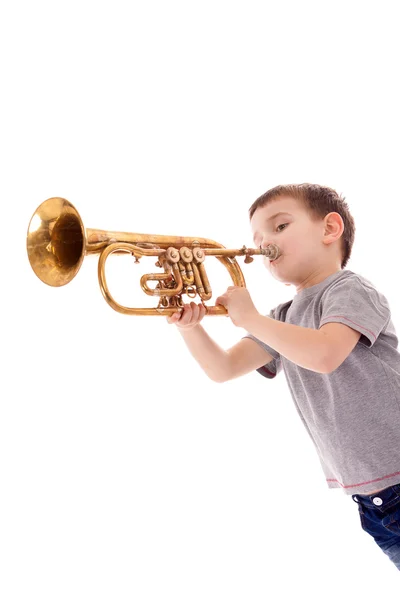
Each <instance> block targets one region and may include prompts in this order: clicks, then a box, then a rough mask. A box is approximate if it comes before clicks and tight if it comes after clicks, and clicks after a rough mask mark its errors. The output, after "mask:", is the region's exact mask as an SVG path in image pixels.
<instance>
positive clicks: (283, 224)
mask: <svg viewBox="0 0 400 600" xmlns="http://www.w3.org/2000/svg"><path fill="white" fill-rule="evenodd" d="M285 225H289V223H282V225H278V227H277V229H279V227H285ZM281 231H282V229H281Z"/></svg>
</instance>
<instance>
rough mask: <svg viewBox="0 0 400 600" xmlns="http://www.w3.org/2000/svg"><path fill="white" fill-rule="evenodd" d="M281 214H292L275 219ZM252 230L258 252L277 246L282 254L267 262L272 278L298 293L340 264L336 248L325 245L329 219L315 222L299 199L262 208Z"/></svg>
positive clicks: (285, 200)
mask: <svg viewBox="0 0 400 600" xmlns="http://www.w3.org/2000/svg"><path fill="white" fill-rule="evenodd" d="M279 212H284V213H288V214H281V215H279V216H275V215H276V213H279ZM251 230H252V233H253V241H254V246H255V247H256V248H259V247H260V246H261V247H262V248H266V246H268V244H276V245H277V246H278V247H279V249H280V251H281V256H279V258H278V259H277V260H275V261H272V262H271V261H270V260H269V258H266V257H264V259H263V260H264V264H265V266H266V267H267V269H268V270H269V271H270V272H271V274H272V276H273V277H274V278H275V279H277V280H278V281H281V282H283V283H285V284H286V285H291V284H293V285H296V287H297V288H298V290H299V289H301V288H302V287H303V286H304V284H305V282H310V281H312V280H313V279H314V278H315V276H317V274H321V273H324V272H326V271H329V270H332V268H333V267H335V266H336V265H337V264H338V261H339V258H338V257H337V250H336V249H335V254H333V252H332V250H333V248H332V247H330V245H329V247H328V244H326V242H324V241H323V240H324V238H326V227H325V219H320V220H318V221H313V220H312V219H311V217H310V215H309V214H308V213H307V212H306V210H305V208H304V207H303V205H302V203H301V202H300V201H299V200H297V199H295V198H291V197H289V196H282V197H280V198H277V199H275V200H272V201H271V202H270V203H269V204H268V205H267V206H263V207H262V208H258V209H257V210H256V211H255V213H254V214H253V216H252V218H251ZM338 269H340V261H339V264H338Z"/></svg>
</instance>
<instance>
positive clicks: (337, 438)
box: [244, 269, 400, 495]
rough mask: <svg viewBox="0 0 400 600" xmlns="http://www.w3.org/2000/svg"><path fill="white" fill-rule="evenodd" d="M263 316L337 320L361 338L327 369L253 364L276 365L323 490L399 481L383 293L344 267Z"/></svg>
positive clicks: (361, 490)
mask: <svg viewBox="0 0 400 600" xmlns="http://www.w3.org/2000/svg"><path fill="white" fill-rule="evenodd" d="M268 316H269V317H271V318H273V319H277V320H278V321H285V322H286V323H292V324H293V325H300V326H302V327H309V328H312V329H319V328H320V327H321V326H322V325H325V323H343V324H344V325H347V326H349V327H351V328H352V329H355V330H356V331H359V332H360V333H361V337H360V339H359V341H358V342H357V344H356V346H355V348H354V349H353V350H352V352H351V353H350V354H349V356H348V357H347V358H346V360H345V361H344V362H343V363H342V364H341V365H340V366H339V367H338V368H337V369H335V370H334V371H333V372H332V373H328V374H326V373H317V372H315V371H311V370H309V369H305V368H303V367H300V366H298V365H297V364H295V363H294V362H292V361H290V360H288V359H287V358H285V357H284V356H281V355H280V354H279V353H278V352H277V351H276V350H274V348H271V347H270V346H268V345H267V344H264V342H262V341H260V340H259V339H257V338H256V337H254V336H253V335H251V334H248V335H245V336H244V337H248V338H251V339H253V340H255V341H256V342H257V343H258V344H259V345H260V346H261V347H263V348H264V349H265V350H267V351H268V352H269V353H270V354H271V355H272V356H273V357H274V359H273V360H272V361H270V362H269V363H268V364H266V365H264V366H263V367H260V368H259V369H257V371H258V372H259V373H261V375H263V376H264V377H267V378H269V379H272V378H273V377H275V376H276V374H277V373H279V372H280V371H281V370H282V368H283V371H284V373H285V376H286V380H287V382H288V385H289V389H290V392H291V395H292V397H293V400H294V403H295V406H296V408H297V411H298V413H299V415H300V418H301V420H302V421H303V423H304V426H305V428H306V429H307V431H308V433H309V435H310V437H311V439H312V441H313V443H314V445H315V447H316V450H317V453H318V456H319V459H320V462H321V466H322V469H323V471H324V474H325V477H326V481H327V484H328V487H329V488H342V490H343V491H344V493H345V494H356V493H358V494H362V495H363V494H364V495H367V494H368V493H369V492H372V491H374V490H379V489H382V488H386V487H389V486H391V485H394V484H397V483H400V353H399V351H398V350H397V345H398V339H397V336H396V332H395V328H394V325H393V323H392V320H391V314H390V308H389V304H388V301H387V300H386V298H385V296H384V295H383V294H381V293H380V292H378V290H377V289H376V288H375V287H374V285H373V284H372V283H371V282H370V281H368V280H367V279H365V278H364V277H362V276H361V275H357V274H356V273H353V272H352V271H349V270H347V269H346V270H341V271H338V272H336V273H334V274H332V275H330V276H329V277H327V278H326V279H325V280H324V281H321V282H320V283H317V284H316V285H313V286H311V287H309V288H305V289H303V290H301V291H300V292H299V293H298V294H296V296H295V297H294V298H293V300H290V301H289V302H285V303H283V304H279V306H277V307H276V308H275V309H273V310H271V312H270V314H269V315H268Z"/></svg>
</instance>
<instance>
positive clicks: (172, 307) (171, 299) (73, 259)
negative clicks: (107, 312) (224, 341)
mask: <svg viewBox="0 0 400 600" xmlns="http://www.w3.org/2000/svg"><path fill="white" fill-rule="evenodd" d="M27 252H28V258H29V262H30V264H31V267H32V269H33V271H34V272H35V274H36V275H37V277H39V279H40V280H41V281H43V282H44V283H46V284H47V285H50V286H55V287H60V286H63V285H66V284H67V283H69V282H70V281H72V279H73V278H74V277H75V275H76V274H77V273H78V271H79V269H80V267H81V265H82V262H83V259H84V257H85V256H86V255H90V254H99V262H98V280H99V285H100V289H101V292H102V294H103V297H104V298H105V300H106V302H107V303H108V304H109V305H110V306H111V307H112V308H113V309H114V310H116V311H117V312H120V313H122V314H130V315H141V316H150V315H151V316H169V315H172V314H173V313H175V312H177V311H178V310H180V308H181V307H182V306H183V301H182V295H183V294H186V295H188V296H189V297H190V298H195V297H196V296H199V298H200V300H201V302H202V303H203V304H204V302H205V301H207V300H210V299H211V297H212V289H211V285H210V282H209V280H208V276H207V272H206V268H205V264H204V262H205V258H206V256H215V257H216V258H217V259H218V260H219V261H220V262H221V263H222V264H223V265H224V267H226V269H227V270H228V272H229V274H230V276H231V279H232V282H233V285H235V286H240V287H245V286H246V284H245V280H244V276H243V273H242V271H241V269H240V266H239V264H238V262H237V261H236V256H244V257H245V260H244V262H245V263H250V262H252V261H253V256H254V255H264V256H266V257H268V258H270V259H272V260H274V259H275V258H277V257H278V256H279V255H280V251H279V248H278V247H277V246H276V245H274V244H270V245H269V246H267V248H260V249H251V248H246V246H243V247H242V248H237V249H227V248H225V247H224V246H222V244H219V243H218V242H215V241H214V240H210V239H207V238H200V237H183V236H169V235H154V234H144V233H127V232H123V231H105V230H102V229H86V230H85V228H84V226H83V222H82V219H81V217H80V215H79V213H78V211H77V210H76V208H75V207H74V206H73V205H72V204H71V203H70V202H69V201H68V200H65V199H64V198H59V197H55V198H49V199H48V200H45V201H44V202H43V203H42V204H40V206H39V207H38V208H37V209H36V211H35V213H34V214H33V216H32V218H31V220H30V222H29V227H28V234H27ZM114 253H116V254H121V253H129V254H131V255H132V256H133V257H134V259H135V262H136V263H138V262H139V261H140V259H141V258H143V257H154V258H156V259H157V261H156V263H155V265H156V266H157V267H159V268H160V269H163V271H162V272H157V273H148V274H146V275H143V276H142V277H141V280H140V285H141V289H142V290H143V292H144V293H145V294H148V295H150V296H155V297H156V298H158V306H157V307H155V308H134V307H126V306H122V305H121V304H119V303H118V302H116V300H115V299H114V298H113V297H112V295H111V293H110V290H109V288H108V285H107V280H106V276H105V265H106V261H107V258H108V257H109V256H110V255H111V254H114ZM151 281H152V282H156V285H155V287H150V286H149V282H151ZM204 306H205V308H206V315H208V316H215V315H227V310H226V309H225V307H223V306H221V305H218V306H206V305H205V304H204Z"/></svg>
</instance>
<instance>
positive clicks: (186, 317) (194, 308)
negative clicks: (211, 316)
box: [167, 302, 206, 330]
mask: <svg viewBox="0 0 400 600" xmlns="http://www.w3.org/2000/svg"><path fill="white" fill-rule="evenodd" d="M205 314H206V309H205V306H204V304H202V303H201V302H200V303H199V304H196V303H195V302H191V303H190V304H184V305H183V309H182V311H181V312H176V313H174V314H173V315H171V316H170V317H167V321H168V323H169V324H173V323H175V325H176V326H177V327H179V328H180V329H185V330H189V329H193V328H194V327H196V326H197V325H198V324H199V323H200V321H201V320H202V319H203V317H205Z"/></svg>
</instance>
